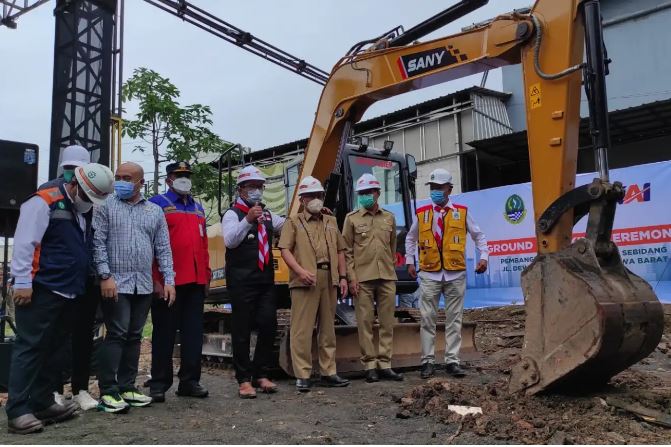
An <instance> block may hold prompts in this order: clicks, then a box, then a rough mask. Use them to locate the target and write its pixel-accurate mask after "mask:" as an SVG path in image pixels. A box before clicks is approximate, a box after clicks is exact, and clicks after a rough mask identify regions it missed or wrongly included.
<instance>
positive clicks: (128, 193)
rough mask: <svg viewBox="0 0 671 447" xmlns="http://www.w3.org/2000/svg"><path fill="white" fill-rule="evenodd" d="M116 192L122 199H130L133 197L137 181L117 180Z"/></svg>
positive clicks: (115, 183) (115, 184)
mask: <svg viewBox="0 0 671 447" xmlns="http://www.w3.org/2000/svg"><path fill="white" fill-rule="evenodd" d="M114 192H115V193H116V195H117V196H118V197H119V198H120V199H121V200H128V199H130V198H131V197H133V193H134V192H135V183H133V182H127V181H125V180H117V181H115V182H114Z"/></svg>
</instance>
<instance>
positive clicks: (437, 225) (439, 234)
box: [433, 205, 447, 249]
mask: <svg viewBox="0 0 671 447" xmlns="http://www.w3.org/2000/svg"><path fill="white" fill-rule="evenodd" d="M433 211H434V212H435V213H436V215H437V218H436V219H435V220H434V221H433V222H434V227H433V237H435V238H436V242H437V243H438V247H440V248H441V249H442V247H443V229H444V228H445V221H444V218H445V213H447V205H445V208H441V207H439V206H436V205H434V207H433Z"/></svg>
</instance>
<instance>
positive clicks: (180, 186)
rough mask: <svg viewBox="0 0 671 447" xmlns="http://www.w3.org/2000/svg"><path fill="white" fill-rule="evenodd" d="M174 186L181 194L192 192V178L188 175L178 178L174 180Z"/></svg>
mask: <svg viewBox="0 0 671 447" xmlns="http://www.w3.org/2000/svg"><path fill="white" fill-rule="evenodd" d="M172 188H173V189H174V190H175V191H177V192H178V193H179V194H188V193H190V192H191V179H190V178H186V177H180V178H176V179H175V180H173V181H172Z"/></svg>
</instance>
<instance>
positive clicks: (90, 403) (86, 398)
mask: <svg viewBox="0 0 671 447" xmlns="http://www.w3.org/2000/svg"><path fill="white" fill-rule="evenodd" d="M72 400H74V401H75V402H77V404H78V405H79V408H81V409H82V410H84V411H87V410H93V409H94V408H96V407H97V406H98V401H97V400H95V399H94V398H92V397H91V395H90V394H89V393H88V391H80V392H79V394H76V395H75V396H74V397H73V398H72Z"/></svg>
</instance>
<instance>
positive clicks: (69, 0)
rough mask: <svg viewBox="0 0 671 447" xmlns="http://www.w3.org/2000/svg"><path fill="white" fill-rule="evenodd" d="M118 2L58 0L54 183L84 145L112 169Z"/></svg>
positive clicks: (52, 152) (51, 162) (51, 169)
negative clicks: (67, 151)
mask: <svg viewBox="0 0 671 447" xmlns="http://www.w3.org/2000/svg"><path fill="white" fill-rule="evenodd" d="M116 7H117V0H58V1H57V3H56V9H55V11H54V16H55V18H56V38H55V42H54V84H53V101H52V112H51V144H50V154H49V155H50V156H49V178H55V177H56V176H57V174H58V161H59V159H60V153H61V151H62V149H63V148H64V147H66V146H68V145H70V144H80V145H82V146H84V147H85V148H87V149H88V150H89V151H91V161H93V162H100V163H102V164H105V165H109V161H110V128H109V125H110V109H111V90H112V62H113V48H112V47H113V44H114V36H115V33H114V26H115V20H114V19H115V11H116Z"/></svg>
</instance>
